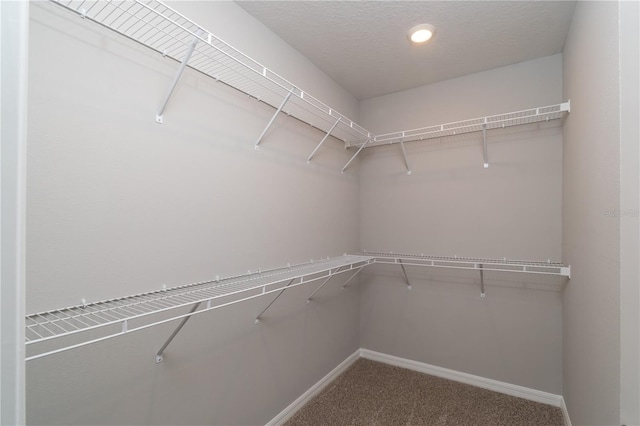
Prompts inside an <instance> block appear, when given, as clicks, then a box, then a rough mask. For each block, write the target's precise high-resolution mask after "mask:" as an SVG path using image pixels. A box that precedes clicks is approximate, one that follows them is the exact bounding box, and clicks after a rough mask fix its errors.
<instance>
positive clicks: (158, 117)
mask: <svg viewBox="0 0 640 426" xmlns="http://www.w3.org/2000/svg"><path fill="white" fill-rule="evenodd" d="M199 41H200V31H198V32H197V33H196V36H195V37H194V38H193V41H192V42H191V45H189V50H187V54H186V55H185V56H184V58H183V59H182V62H181V63H180V67H178V72H177V73H176V76H175V77H174V78H173V82H172V83H171V85H170V86H169V90H168V91H167V94H166V95H165V97H164V101H162V104H161V105H160V108H159V109H158V112H157V113H156V122H157V123H160V124H162V123H163V122H164V120H163V118H162V115H163V114H164V110H165V108H166V107H167V104H168V103H169V99H171V95H172V94H173V91H174V90H175V88H176V86H177V85H178V82H179V81H180V77H182V73H183V72H184V69H185V68H186V66H187V64H188V63H189V59H191V55H192V54H193V51H194V50H195V48H196V45H197V44H198V42H199Z"/></svg>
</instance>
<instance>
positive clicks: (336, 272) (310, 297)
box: [307, 267, 346, 303]
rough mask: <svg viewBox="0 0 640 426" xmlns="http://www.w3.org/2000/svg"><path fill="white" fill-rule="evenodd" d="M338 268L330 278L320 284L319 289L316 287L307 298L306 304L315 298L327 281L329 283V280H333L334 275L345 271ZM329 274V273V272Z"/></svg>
mask: <svg viewBox="0 0 640 426" xmlns="http://www.w3.org/2000/svg"><path fill="white" fill-rule="evenodd" d="M340 268H342V267H340ZM340 268H338V269H336V271H335V272H334V273H332V274H331V276H330V277H328V278H327V279H325V280H324V281H323V282H322V284H320V287H318V288H317V289H316V290H315V291H314V292H313V293H311V295H310V296H309V297H308V298H307V303H309V302H311V299H313V296H315V295H316V293H317V292H319V291H320V289H321V288H322V287H324V286H325V285H326V284H327V283H328V282H329V281H331V278H333V276H334V275H338V274H339V273H340V272H344V271H346V269H345V270H343V271H340ZM329 272H330V273H331V271H329Z"/></svg>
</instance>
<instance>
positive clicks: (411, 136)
mask: <svg viewBox="0 0 640 426" xmlns="http://www.w3.org/2000/svg"><path fill="white" fill-rule="evenodd" d="M569 111H570V102H564V103H561V104H556V105H549V106H544V107H538V108H531V109H526V110H522V111H515V112H507V113H503V114H497V115H490V116H487V117H479V118H472V119H469V120H462V121H455V122H452V123H446V124H438V125H434V126H429V127H421V128H419V129H413V130H402V131H398V132H392V133H384V134H380V135H376V136H374V138H373V139H372V140H371V141H370V142H369V143H368V144H367V148H368V147H373V146H379V145H389V144H394V143H400V142H412V141H420V140H427V139H434V138H441V137H446V136H455V135H461V134H465V133H472V132H481V131H483V130H492V129H503V128H506V127H512V126H521V125H524V124H531V123H539V122H545V121H550V120H557V119H560V118H562V117H564V116H565V114H567V113H568V112H569ZM358 145H361V143H360V142H357V143H353V144H349V146H358Z"/></svg>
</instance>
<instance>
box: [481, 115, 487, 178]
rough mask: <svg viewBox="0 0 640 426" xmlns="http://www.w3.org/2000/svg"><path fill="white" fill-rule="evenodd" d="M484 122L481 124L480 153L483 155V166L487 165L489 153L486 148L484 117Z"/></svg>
mask: <svg viewBox="0 0 640 426" xmlns="http://www.w3.org/2000/svg"><path fill="white" fill-rule="evenodd" d="M484 120H485V123H484V124H483V125H482V155H483V157H484V168H485V169H486V168H488V167H489V153H488V150H487V123H486V121H487V119H486V118H485V119H484Z"/></svg>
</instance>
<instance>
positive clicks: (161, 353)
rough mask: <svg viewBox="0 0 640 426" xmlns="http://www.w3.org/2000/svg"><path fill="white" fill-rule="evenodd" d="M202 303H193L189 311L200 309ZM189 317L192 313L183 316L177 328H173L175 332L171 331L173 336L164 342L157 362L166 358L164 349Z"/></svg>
mask: <svg viewBox="0 0 640 426" xmlns="http://www.w3.org/2000/svg"><path fill="white" fill-rule="evenodd" d="M200 303H201V302H198V303H196V304H195V305H193V308H191V310H190V311H189V313H190V314H192V313H194V312H195V311H196V309H198V307H199V306H200ZM189 318H191V315H189V316H186V317H184V318H182V321H180V324H178V326H177V327H176V329H175V330H173V333H171V336H169V338H168V339H167V341H166V342H164V345H162V347H161V348H160V350H159V351H158V353H157V354H156V364H160V363H161V362H162V360H163V359H164V350H165V349H167V346H169V343H171V341H172V340H173V338H174V337H176V335H177V334H178V333H179V332H180V330H182V327H184V325H185V324H186V323H187V321H189Z"/></svg>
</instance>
